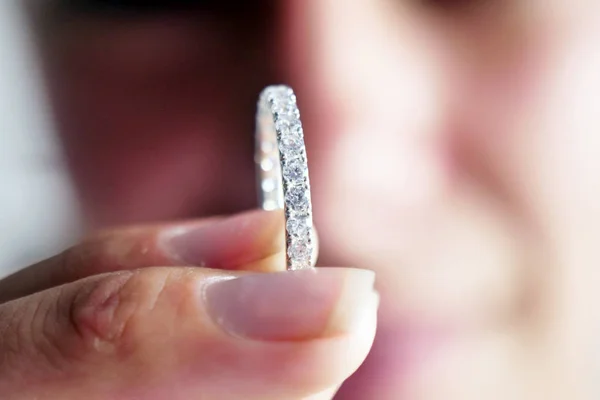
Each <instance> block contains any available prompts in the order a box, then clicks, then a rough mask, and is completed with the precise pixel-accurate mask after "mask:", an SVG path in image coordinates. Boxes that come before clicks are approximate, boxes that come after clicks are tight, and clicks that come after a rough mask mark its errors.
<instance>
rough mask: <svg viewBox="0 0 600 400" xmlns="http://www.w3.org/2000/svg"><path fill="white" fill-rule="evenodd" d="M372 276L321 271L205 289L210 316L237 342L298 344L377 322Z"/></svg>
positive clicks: (221, 283)
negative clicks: (235, 338) (254, 341)
mask: <svg viewBox="0 0 600 400" xmlns="http://www.w3.org/2000/svg"><path fill="white" fill-rule="evenodd" d="M374 281H375V274H374V273H373V272H372V271H367V270H359V269H348V268H317V269H312V270H300V271H287V272H280V273H272V274H252V275H245V276H242V277H240V278H236V279H231V280H225V281H216V282H213V283H211V284H209V285H208V286H207V287H206V288H205V292H204V299H205V302H206V304H207V307H208V311H209V313H210V315H211V316H212V317H213V319H214V321H215V322H216V323H217V324H218V325H220V326H221V327H222V328H223V329H225V330H226V331H228V332H229V333H231V334H233V335H235V336H241V337H246V338H250V339H255V340H269V341H295V340H310V339H314V338H319V337H327V336H333V335H340V334H346V333H349V332H351V331H354V330H356V329H360V328H361V327H360V325H361V324H364V323H369V321H374V320H375V319H374V318H371V317H374V316H375V314H376V312H377V307H378V300H377V299H378V295H377V293H376V292H375V290H374V289H373V284H374Z"/></svg>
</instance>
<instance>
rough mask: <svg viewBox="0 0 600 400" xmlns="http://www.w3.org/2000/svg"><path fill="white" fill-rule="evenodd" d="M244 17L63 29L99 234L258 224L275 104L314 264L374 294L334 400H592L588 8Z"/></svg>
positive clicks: (57, 93)
mask: <svg viewBox="0 0 600 400" xmlns="http://www.w3.org/2000/svg"><path fill="white" fill-rule="evenodd" d="M216 3H218V2H216ZM248 3H249V4H247V5H245V6H243V8H244V9H243V10H241V11H238V12H236V13H235V14H231V13H226V12H224V11H220V10H215V9H213V8H215V6H213V8H200V9H199V10H197V11H189V10H184V11H182V12H178V11H176V10H170V11H165V12H162V11H159V12H152V13H132V14H125V15H118V16H114V15H111V14H99V13H91V14H85V13H84V14H79V18H64V19H61V18H62V17H59V18H58V19H57V21H58V23H57V24H56V25H57V26H55V27H52V29H54V31H53V34H52V35H50V36H51V38H50V39H49V40H48V46H47V49H48V51H49V53H48V54H49V55H50V56H49V57H48V60H49V62H48V66H49V71H50V77H51V81H50V83H51V85H52V87H53V89H54V90H53V96H54V98H55V104H56V110H57V114H58V116H59V122H60V123H61V125H62V132H63V135H64V139H65V145H66V148H67V151H68V154H69V157H70V161H71V164H72V166H73V173H74V177H75V179H76V181H77V182H78V184H79V187H80V193H81V197H82V199H83V201H84V204H85V206H86V209H87V212H88V216H89V218H90V221H91V224H92V225H95V226H99V225H112V224H124V223H131V222H137V221H149V220H163V219H174V218H191V217H198V216H203V215H208V214H214V213H229V212H234V211H238V210H241V209H244V208H249V207H254V205H255V203H254V201H255V200H254V199H255V195H254V187H253V186H254V177H253V174H254V171H253V163H252V157H253V148H252V146H253V137H252V135H253V123H254V120H253V114H254V107H255V101H256V97H257V95H258V92H259V91H260V89H261V88H262V87H263V86H265V85H266V84H270V83H276V82H279V81H284V82H286V83H289V84H291V85H292V87H294V88H295V89H296V91H297V93H298V97H299V103H300V107H301V111H302V113H303V120H304V123H305V131H306V135H307V146H308V152H309V153H308V154H309V165H310V172H311V179H312V181H313V196H314V199H313V202H314V208H315V216H316V224H317V227H318V228H319V232H320V237H321V242H322V258H321V261H320V264H321V265H328V266H329V265H333V266H336V265H344V266H345V265H351V266H357V267H362V268H368V269H374V270H376V271H377V272H378V280H379V290H380V291H381V293H382V309H381V314H380V327H379V333H378V338H377V340H376V343H375V347H374V349H373V351H372V354H371V356H370V357H369V359H368V360H367V362H366V363H365V365H364V367H363V368H362V369H361V370H360V371H359V372H358V373H357V374H356V375H355V376H354V377H353V378H352V379H351V380H350V381H349V382H348V383H347V385H346V386H345V387H344V388H342V390H341V392H340V395H339V397H340V398H341V399H378V400H386V399H419V400H421V399H478V400H480V399H483V398H485V399H553V398H556V399H567V398H568V399H575V398H585V395H590V396H591V393H593V391H594V389H595V388H594V387H593V385H592V383H593V382H594V381H595V376H594V375H595V374H597V373H598V372H599V371H600V369H598V367H597V366H596V365H595V364H594V363H595V361H596V360H597V359H598V358H599V357H598V353H599V351H600V347H599V346H600V343H595V342H597V340H596V339H595V338H596V337H598V333H600V332H599V330H598V322H599V321H598V313H597V312H596V310H595V304H597V301H598V294H597V292H598V290H596V288H595V286H596V282H598V278H599V274H598V272H597V267H598V265H599V262H600V255H599V251H598V245H597V242H598V238H600V173H599V172H600V157H598V155H599V154H600V113H598V107H599V105H600V49H599V48H598V43H599V42H600V24H599V22H600V21H599V20H600V3H597V2H596V1H592V0H589V1H588V0H571V1H566V0H529V1H517V0H509V1H476V0H472V1H469V0H464V1H448V0H446V1H441V0H440V1H435V0H431V1H409V0H402V1H399V0H398V1H390V0H356V1H342V0H307V1H287V2H277V3H276V4H259V3H257V4H254V3H252V2H248ZM216 7H217V8H218V6H216ZM596 391H597V389H596Z"/></svg>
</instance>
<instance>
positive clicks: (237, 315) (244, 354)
mask: <svg viewBox="0 0 600 400" xmlns="http://www.w3.org/2000/svg"><path fill="white" fill-rule="evenodd" d="M282 228H283V223H282V216H281V214H280V213H277V212H274V213H266V212H252V213H247V214H243V215H240V216H236V217H233V218H228V219H210V220H206V221H199V222H192V223H181V224H172V225H164V226H149V227H136V228H129V229H122V230H114V231H109V232H104V233H101V234H99V235H97V236H95V237H93V238H91V239H89V240H86V241H84V242H83V243H81V244H79V245H78V246H75V247H73V248H71V249H69V250H67V251H66V252H64V253H62V254H60V255H58V256H56V257H54V258H52V259H49V260H46V261H44V262H42V263H40V264H37V265H34V266H32V267H29V268H28V269H25V270H24V271H22V272H20V273H18V274H16V275H13V276H11V277H9V278H7V279H5V280H3V281H0V301H2V304H0V393H2V399H4V400H12V399H33V398H36V399H38V398H39V399H61V400H68V399H82V398H85V399H88V400H91V399H116V400H119V399H142V398H143V399H169V400H175V399H191V398H195V399H218V400H227V399H244V400H251V399H260V400H267V399H277V400H281V399H329V398H331V397H332V396H333V394H334V393H335V391H336V389H337V387H338V386H339V385H340V384H341V383H342V382H343V381H344V380H345V379H346V378H347V377H348V376H349V375H350V374H352V373H353V372H354V370H356V369H357V368H358V366H359V365H360V364H361V363H362V361H363V360H364V358H365V357H366V355H367V353H368V351H369V349H370V347H371V344H372V341H373V337H374V334H375V326H376V311H377V307H378V295H377V294H376V292H375V291H374V290H373V280H374V275H373V273H371V272H368V271H362V270H354V269H345V268H325V269H317V270H307V271H295V272H282V271H280V270H282V269H283V266H284V265H285V263H284V252H283V249H284V246H283V243H282V239H281V238H282V234H281V233H282V232H281V229H282ZM195 266H200V267H195ZM206 267H212V268H218V269H208V268H206ZM248 271H251V272H248Z"/></svg>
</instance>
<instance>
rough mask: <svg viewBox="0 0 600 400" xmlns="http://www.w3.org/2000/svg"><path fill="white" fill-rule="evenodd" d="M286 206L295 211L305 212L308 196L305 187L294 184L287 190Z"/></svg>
mask: <svg viewBox="0 0 600 400" xmlns="http://www.w3.org/2000/svg"><path fill="white" fill-rule="evenodd" d="M285 199H286V202H287V204H288V207H290V208H291V209H292V210H294V211H295V212H297V213H305V212H306V211H308V197H307V196H306V189H305V188H303V187H300V186H294V187H291V188H289V189H288V190H287V193H286V195H285Z"/></svg>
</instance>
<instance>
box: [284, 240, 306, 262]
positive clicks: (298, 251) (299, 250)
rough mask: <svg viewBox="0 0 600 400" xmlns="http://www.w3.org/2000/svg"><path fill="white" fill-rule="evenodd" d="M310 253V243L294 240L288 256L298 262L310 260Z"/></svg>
mask: <svg viewBox="0 0 600 400" xmlns="http://www.w3.org/2000/svg"><path fill="white" fill-rule="evenodd" d="M310 253H311V249H310V247H309V245H308V243H306V242H303V241H294V242H292V244H291V245H290V246H289V248H288V256H289V257H290V258H291V259H292V260H293V261H296V262H303V261H304V262H308V261H309V260H310Z"/></svg>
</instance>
